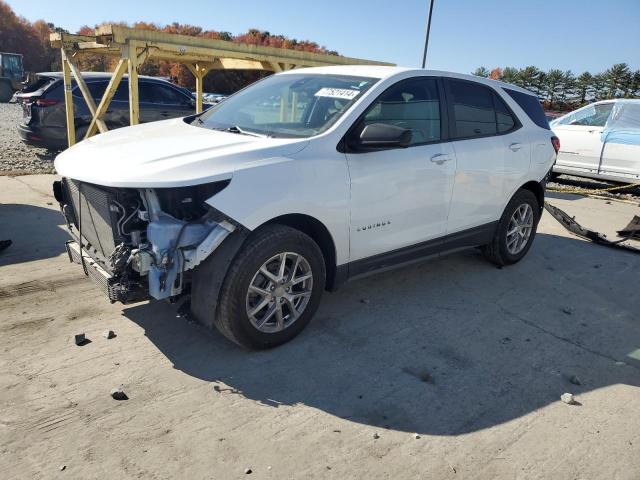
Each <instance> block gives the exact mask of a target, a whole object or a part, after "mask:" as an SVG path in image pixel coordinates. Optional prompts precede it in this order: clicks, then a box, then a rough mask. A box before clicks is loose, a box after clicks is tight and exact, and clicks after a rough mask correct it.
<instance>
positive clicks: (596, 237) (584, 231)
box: [544, 202, 640, 313]
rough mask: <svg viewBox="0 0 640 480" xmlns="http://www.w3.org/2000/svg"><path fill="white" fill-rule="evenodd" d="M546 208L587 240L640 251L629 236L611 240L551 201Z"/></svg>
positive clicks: (569, 229)
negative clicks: (577, 220) (590, 228)
mask: <svg viewBox="0 0 640 480" xmlns="http://www.w3.org/2000/svg"><path fill="white" fill-rule="evenodd" d="M544 208H545V210H546V211H547V212H549V213H550V214H551V216H552V217H553V218H555V219H556V220H557V221H558V223H560V225H562V226H563V227H564V228H566V229H567V230H568V231H569V232H571V233H572V234H574V235H576V236H577V237H580V238H584V239H585V240H589V241H591V242H593V243H597V244H598V245H604V246H605V247H612V248H621V249H624V250H629V251H631V252H634V253H640V247H637V246H635V245H631V244H629V243H625V242H626V241H628V240H629V237H625V238H621V239H619V240H609V239H608V238H607V236H606V235H603V234H602V233H598V232H596V231H594V230H589V229H588V228H584V227H583V226H582V225H580V224H579V223H578V222H576V220H575V217H571V216H569V215H568V214H567V213H566V212H565V211H563V210H561V209H559V208H558V207H556V206H554V205H551V204H550V203H549V202H544ZM565 313H566V312H565Z"/></svg>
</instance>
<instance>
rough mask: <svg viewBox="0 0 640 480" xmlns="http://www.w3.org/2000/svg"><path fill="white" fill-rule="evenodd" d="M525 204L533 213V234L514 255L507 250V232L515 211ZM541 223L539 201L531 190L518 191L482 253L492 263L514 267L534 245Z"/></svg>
mask: <svg viewBox="0 0 640 480" xmlns="http://www.w3.org/2000/svg"><path fill="white" fill-rule="evenodd" d="M523 204H529V206H530V207H531V209H532V211H533V226H532V230H531V234H530V235H529V238H528V240H527V243H526V245H525V246H524V248H523V249H522V250H521V251H520V252H518V253H517V254H515V255H514V254H512V253H511V252H509V250H508V249H507V230H508V228H509V222H510V220H511V217H512V216H513V214H514V213H515V211H516V210H517V209H518V208H519V207H520V206H521V205H523ZM539 221H540V206H539V205H538V199H537V198H536V196H535V195H534V194H533V193H532V192H531V191H529V190H518V191H517V192H516V193H515V195H514V196H513V197H512V198H511V200H510V201H509V203H508V205H507V207H506V208H505V209H504V212H503V214H502V217H501V218H500V221H499V222H498V227H497V228H496V233H495V235H494V237H493V240H492V241H491V243H489V244H487V245H484V246H483V247H482V253H483V254H484V256H485V258H486V259H487V260H489V261H490V262H491V263H493V264H495V265H498V266H500V267H502V266H505V265H512V264H514V263H516V262H519V261H520V260H522V258H523V257H524V256H525V255H526V254H527V252H528V251H529V249H530V248H531V244H532V243H533V239H534V238H535V236H536V231H537V229H538V222H539Z"/></svg>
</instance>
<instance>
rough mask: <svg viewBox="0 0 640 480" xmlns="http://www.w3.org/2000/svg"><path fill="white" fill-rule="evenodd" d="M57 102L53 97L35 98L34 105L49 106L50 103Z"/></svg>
mask: <svg viewBox="0 0 640 480" xmlns="http://www.w3.org/2000/svg"><path fill="white" fill-rule="evenodd" d="M57 103H58V100H55V99H53V98H39V99H38V100H36V105H38V106H39V107H50V106H51V105H55V104H57Z"/></svg>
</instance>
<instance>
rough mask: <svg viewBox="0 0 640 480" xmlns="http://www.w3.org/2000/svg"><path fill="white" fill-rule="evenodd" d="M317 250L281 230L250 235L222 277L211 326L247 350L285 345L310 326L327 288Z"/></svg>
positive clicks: (265, 229)
mask: <svg viewBox="0 0 640 480" xmlns="http://www.w3.org/2000/svg"><path fill="white" fill-rule="evenodd" d="M325 276H326V273H325V264H324V258H323V256H322V252H321V250H320V248H319V247H318V245H317V244H316V243H315V242H314V241H313V240H312V239H311V238H310V237H309V236H307V235H305V234H304V233H302V232H300V231H298V230H295V229H293V228H290V227H286V226H284V225H267V226H265V227H262V228H260V229H258V230H256V231H255V232H253V234H252V235H251V237H249V238H248V239H247V241H246V243H245V244H244V246H243V247H242V250H241V251H240V252H239V253H238V255H237V256H236V258H234V260H233V262H232V264H231V266H230V267H229V271H228V273H227V275H226V277H225V280H224V283H223V286H222V290H221V293H220V302H219V304H218V311H217V312H216V316H215V325H216V327H217V328H218V330H220V332H221V333H222V334H223V335H225V336H226V337H227V338H229V339H230V340H232V341H233V342H235V343H237V344H239V345H241V346H243V347H246V348H250V349H262V348H271V347H275V346H278V345H281V344H283V343H285V342H288V341H289V340H291V339H292V338H293V337H295V336H296V335H298V334H299V333H300V332H301V331H302V330H303V329H304V327H306V326H307V324H308V323H309V322H310V321H311V318H312V317H313V315H314V314H315V312H316V310H317V309H318V305H319V303H320V298H321V296H322V291H323V290H324V285H325Z"/></svg>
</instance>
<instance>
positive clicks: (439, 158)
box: [431, 153, 451, 165]
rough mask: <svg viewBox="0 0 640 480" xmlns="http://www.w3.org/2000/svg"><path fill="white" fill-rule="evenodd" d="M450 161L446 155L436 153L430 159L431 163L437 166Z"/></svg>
mask: <svg viewBox="0 0 640 480" xmlns="http://www.w3.org/2000/svg"><path fill="white" fill-rule="evenodd" d="M449 160H451V157H450V156H449V155H447V154H446V153H437V154H436V155H434V156H433V157H431V161H432V162H433V163H437V164H438V165H442V164H443V163H444V162H448V161H449Z"/></svg>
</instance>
